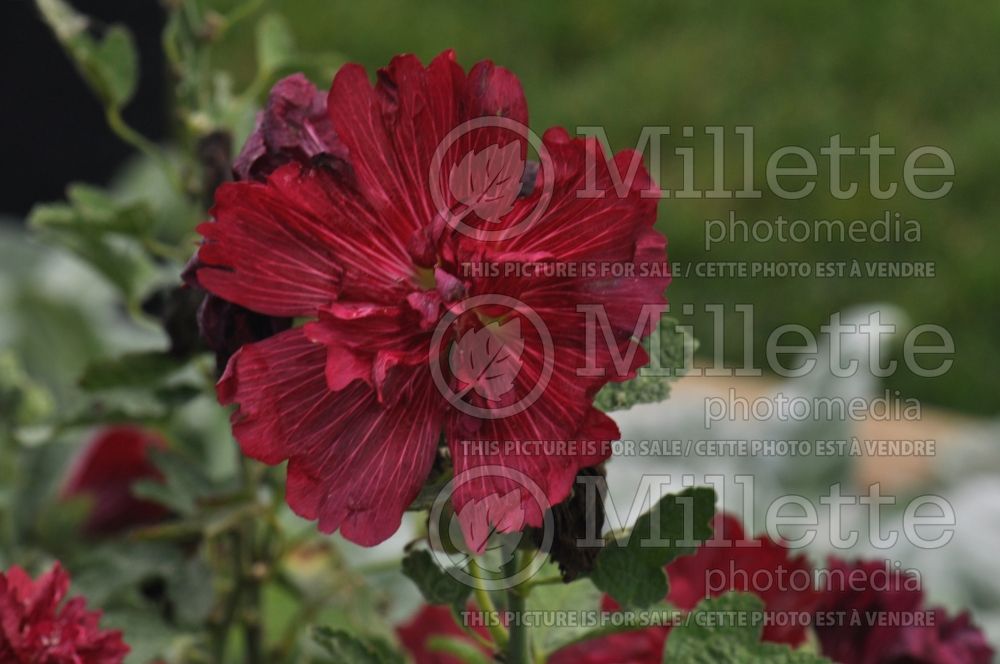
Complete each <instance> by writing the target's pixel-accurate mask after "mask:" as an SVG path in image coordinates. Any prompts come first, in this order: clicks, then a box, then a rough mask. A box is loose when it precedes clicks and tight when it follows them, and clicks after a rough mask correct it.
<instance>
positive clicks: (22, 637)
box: [0, 563, 129, 664]
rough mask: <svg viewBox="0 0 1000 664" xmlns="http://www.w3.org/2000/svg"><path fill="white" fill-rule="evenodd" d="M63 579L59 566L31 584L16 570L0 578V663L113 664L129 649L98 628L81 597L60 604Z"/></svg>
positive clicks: (66, 584) (118, 635)
mask: <svg viewBox="0 0 1000 664" xmlns="http://www.w3.org/2000/svg"><path fill="white" fill-rule="evenodd" d="M68 590H69V576H68V575H67V574H66V572H65V571H64V570H63V568H62V566H61V565H59V563H56V564H55V565H54V566H53V567H52V569H51V570H49V571H48V572H47V573H45V574H43V575H41V576H40V577H38V579H36V580H34V581H33V580H32V579H31V577H29V576H28V575H27V574H26V573H25V572H24V570H22V569H21V568H20V567H16V566H15V567H11V568H10V569H9V570H7V572H6V573H2V572H0V662H5V663H9V664H18V663H20V664H28V663H29V662H30V664H118V663H119V662H122V661H123V660H124V659H125V655H126V654H128V652H129V647H128V646H127V645H125V643H124V642H123V641H122V635H121V632H117V631H109V630H102V629H100V627H99V624H98V623H99V621H100V619H101V612H100V611H88V610H87V607H86V602H85V600H84V599H83V598H82V597H74V598H72V599H70V600H69V601H67V602H65V603H63V601H62V600H63V598H64V597H65V596H66V592H67V591H68Z"/></svg>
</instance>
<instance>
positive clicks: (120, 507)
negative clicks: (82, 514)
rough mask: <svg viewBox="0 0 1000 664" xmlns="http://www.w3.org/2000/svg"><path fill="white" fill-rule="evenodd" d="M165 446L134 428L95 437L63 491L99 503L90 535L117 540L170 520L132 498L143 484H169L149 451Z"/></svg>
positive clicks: (154, 506)
mask: <svg viewBox="0 0 1000 664" xmlns="http://www.w3.org/2000/svg"><path fill="white" fill-rule="evenodd" d="M165 446H166V443H165V442H164V441H163V439H162V438H161V437H160V436H159V435H158V434H156V433H154V432H151V431H146V430H143V429H139V428H138V427H132V426H115V427H108V428H105V429H102V430H101V431H99V432H98V433H97V435H96V436H94V438H93V440H91V441H90V443H88V444H87V447H86V449H84V450H83V452H82V453H81V454H80V456H79V457H78V458H77V459H76V461H75V462H74V464H73V467H72V468H71V470H70V472H69V475H68V477H67V479H66V482H65V484H64V485H63V491H62V495H63V496H64V497H66V498H70V497H76V496H87V497H89V498H91V499H92V500H93V507H92V509H91V511H90V515H89V516H88V517H87V521H86V522H85V524H84V531H85V532H86V533H87V534H89V535H111V534H114V533H118V532H121V531H123V530H127V529H129V528H131V527H133V526H140V525H147V524H151V523H156V522H157V521H161V520H163V519H164V518H166V517H167V515H168V514H169V512H168V511H167V510H166V509H165V508H164V507H163V506H162V505H158V504H157V503H153V502H150V501H148V500H142V499H140V498H136V497H135V496H134V495H132V486H133V485H134V484H135V483H136V482H137V481H138V480H142V479H154V480H161V479H163V477H162V475H161V474H160V472H159V471H158V470H157V469H156V467H155V466H154V465H153V463H152V462H151V461H150V459H149V450H150V449H154V448H162V447H165Z"/></svg>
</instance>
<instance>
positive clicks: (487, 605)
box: [469, 559, 509, 650]
mask: <svg viewBox="0 0 1000 664" xmlns="http://www.w3.org/2000/svg"><path fill="white" fill-rule="evenodd" d="M469 572H470V573H471V575H472V577H473V578H474V579H475V580H476V584H475V586H474V587H473V588H472V594H473V595H475V597H476V604H478V605H479V610H480V611H482V612H483V613H485V614H486V617H487V622H488V624H487V627H488V628H489V630H490V636H492V637H493V642H494V643H495V644H496V647H497V648H499V649H501V650H502V649H503V648H505V647H506V646H507V640H508V638H509V637H508V636H507V630H506V629H505V628H504V626H503V625H501V624H500V620H499V619H498V618H499V615H498V614H497V610H496V607H495V606H494V605H493V599H492V598H491V597H490V593H489V591H488V590H486V587H485V586H484V585H483V583H482V582H483V570H482V568H480V567H479V563H477V562H476V560H475V559H472V560H470V561H469Z"/></svg>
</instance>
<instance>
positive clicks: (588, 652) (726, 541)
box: [551, 513, 819, 664]
mask: <svg viewBox="0 0 1000 664" xmlns="http://www.w3.org/2000/svg"><path fill="white" fill-rule="evenodd" d="M712 528H713V530H714V532H715V537H714V539H715V540H718V545H715V546H710V545H709V544H708V543H706V544H703V545H701V546H700V547H698V549H697V550H696V551H695V552H694V553H693V554H692V555H690V556H682V557H680V558H678V559H677V560H675V561H673V562H672V563H670V564H669V565H667V575H668V577H669V579H670V590H669V592H668V594H667V598H666V599H667V601H668V602H669V603H670V604H672V605H673V606H675V607H677V608H679V609H683V610H685V611H690V610H691V609H693V608H694V607H695V606H697V605H698V603H699V602H701V601H702V600H703V599H707V598H709V597H718V596H719V595H723V594H725V593H727V592H731V591H740V592H750V593H753V594H755V595H757V596H758V597H760V598H761V599H762V600H764V610H765V611H766V612H768V613H770V614H772V617H773V616H774V614H777V613H779V612H789V613H792V614H794V615H799V614H803V613H804V614H809V613H811V612H812V610H813V609H814V608H815V606H816V603H817V602H818V601H819V596H818V595H817V593H816V592H815V590H814V589H813V586H812V569H811V567H810V566H809V563H808V561H807V560H806V558H805V556H802V555H800V556H792V555H789V550H788V548H787V547H785V546H783V545H782V544H780V543H778V542H774V541H772V540H771V539H769V538H768V537H766V536H764V535H761V536H758V537H755V538H749V539H748V538H746V535H745V533H744V531H743V527H742V526H741V525H740V522H739V521H738V520H737V519H736V518H735V517H734V516H732V515H729V514H724V513H723V514H716V515H715V519H714V521H713V524H712ZM801 583H804V584H806V585H805V587H801ZM796 584H799V585H796ZM603 605H604V609H605V610H606V611H617V610H618V608H619V607H618V605H617V604H616V603H615V602H614V600H612V599H611V598H610V597H605V599H604V602H603ZM793 617H794V616H793ZM802 622H803V621H794V620H792V621H782V620H771V621H768V623H767V624H766V625H765V627H764V634H763V639H764V640H765V641H771V642H774V643H785V644H788V645H790V646H793V647H795V646H798V645H800V644H801V643H802V642H803V641H804V640H805V638H806V626H805V625H803V624H802ZM669 632H670V628H669V627H647V628H645V629H641V630H634V631H630V632H622V633H619V634H614V635H611V636H607V637H603V638H600V639H596V640H594V641H586V642H584V643H580V644H577V645H574V646H570V647H568V648H564V649H563V650H561V651H560V652H559V653H556V655H554V656H553V658H552V660H551V661H552V664H570V663H571V662H576V661H580V662H585V663H586V664H615V663H617V662H623V663H628V664H659V662H661V661H662V658H663V647H664V645H665V643H666V639H667V634H668V633H669ZM616 653H627V655H626V654H622V655H619V657H620V658H621V659H615V657H616Z"/></svg>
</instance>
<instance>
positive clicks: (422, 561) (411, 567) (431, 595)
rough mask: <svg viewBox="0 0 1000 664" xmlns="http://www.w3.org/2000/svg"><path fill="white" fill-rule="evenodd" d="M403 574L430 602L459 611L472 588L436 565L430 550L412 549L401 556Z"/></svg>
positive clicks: (463, 606)
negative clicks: (404, 555)
mask: <svg viewBox="0 0 1000 664" xmlns="http://www.w3.org/2000/svg"><path fill="white" fill-rule="evenodd" d="M403 574H405V575H406V576H407V577H409V578H410V580H411V581H413V583H415V584H417V588H419V589H420V594H421V595H423V597H424V599H425V600H426V601H427V602H428V603H430V604H447V605H448V606H452V607H454V608H455V609H456V610H458V611H461V610H462V609H464V608H465V604H466V601H467V600H468V598H469V592H470V591H471V590H472V589H471V588H469V586H467V585H465V584H464V583H462V582H461V581H459V580H458V579H456V578H455V577H454V576H452V575H451V574H449V573H448V572H447V571H446V570H443V569H441V568H440V567H438V564H437V563H436V562H434V556H432V555H431V553H430V551H426V550H423V549H421V550H412V551H410V552H409V553H407V554H406V557H405V558H403Z"/></svg>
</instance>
